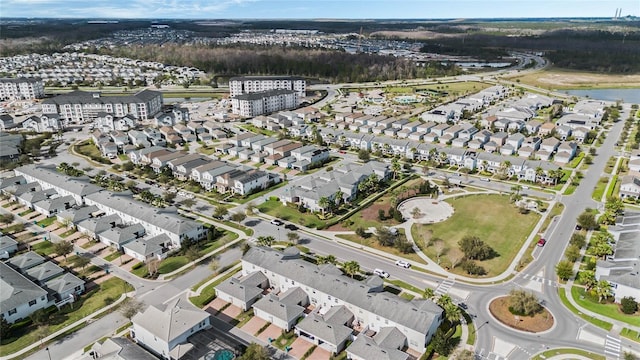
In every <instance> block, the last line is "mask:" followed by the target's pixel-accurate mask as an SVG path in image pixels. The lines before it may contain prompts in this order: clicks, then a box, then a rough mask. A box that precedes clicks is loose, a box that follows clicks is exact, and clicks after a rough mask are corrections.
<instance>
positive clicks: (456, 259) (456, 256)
mask: <svg viewBox="0 0 640 360" xmlns="http://www.w3.org/2000/svg"><path fill="white" fill-rule="evenodd" d="M447 258H448V259H449V262H450V263H451V268H452V269H455V267H456V266H458V265H459V264H460V262H461V261H462V260H463V259H464V254H463V253H461V252H460V251H459V250H456V251H450V252H448V253H447Z"/></svg>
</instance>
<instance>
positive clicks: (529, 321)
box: [488, 296, 555, 334]
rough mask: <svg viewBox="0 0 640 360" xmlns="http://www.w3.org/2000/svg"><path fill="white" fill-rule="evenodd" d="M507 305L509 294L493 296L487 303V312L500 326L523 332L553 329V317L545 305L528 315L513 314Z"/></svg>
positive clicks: (540, 331) (543, 331) (541, 331)
mask: <svg viewBox="0 0 640 360" xmlns="http://www.w3.org/2000/svg"><path fill="white" fill-rule="evenodd" d="M509 306H510V304H509V296H500V297H496V298H493V299H492V300H491V302H489V305H488V308H489V314H490V315H491V317H493V319H494V320H496V321H497V322H498V323H499V324H501V325H502V326H505V327H508V328H510V329H512V330H516V331H521V332H525V333H534V334H543V333H546V332H549V331H551V330H553V328H554V326H555V318H554V317H553V315H552V314H551V312H550V311H549V310H547V308H545V307H541V310H540V311H538V312H536V313H535V314H533V315H531V316H529V315H515V314H513V313H512V312H511V310H510V309H509Z"/></svg>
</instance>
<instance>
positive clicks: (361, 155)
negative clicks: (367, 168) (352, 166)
mask: <svg viewBox="0 0 640 360" xmlns="http://www.w3.org/2000/svg"><path fill="white" fill-rule="evenodd" d="M370 158H371V154H369V151H367V150H366V149H361V150H359V151H358V159H360V160H362V161H364V162H367V161H369V159H370Z"/></svg>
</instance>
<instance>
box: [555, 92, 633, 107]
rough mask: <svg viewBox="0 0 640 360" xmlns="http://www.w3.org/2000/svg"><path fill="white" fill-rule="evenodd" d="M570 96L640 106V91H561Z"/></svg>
mask: <svg viewBox="0 0 640 360" xmlns="http://www.w3.org/2000/svg"><path fill="white" fill-rule="evenodd" d="M559 92H563V93H566V94H569V95H575V96H585V97H586V96H588V97H589V98H591V99H597V100H606V101H617V100H622V101H623V102H626V103H631V104H640V89H591V90H559Z"/></svg>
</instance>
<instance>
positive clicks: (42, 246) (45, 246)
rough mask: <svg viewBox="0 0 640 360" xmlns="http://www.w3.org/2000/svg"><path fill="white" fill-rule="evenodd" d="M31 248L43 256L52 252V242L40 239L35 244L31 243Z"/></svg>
mask: <svg viewBox="0 0 640 360" xmlns="http://www.w3.org/2000/svg"><path fill="white" fill-rule="evenodd" d="M31 250H33V251H35V252H37V253H38V254H40V255H43V256H44V255H51V254H53V244H52V243H51V242H50V241H41V242H39V243H37V244H33V245H31Z"/></svg>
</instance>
